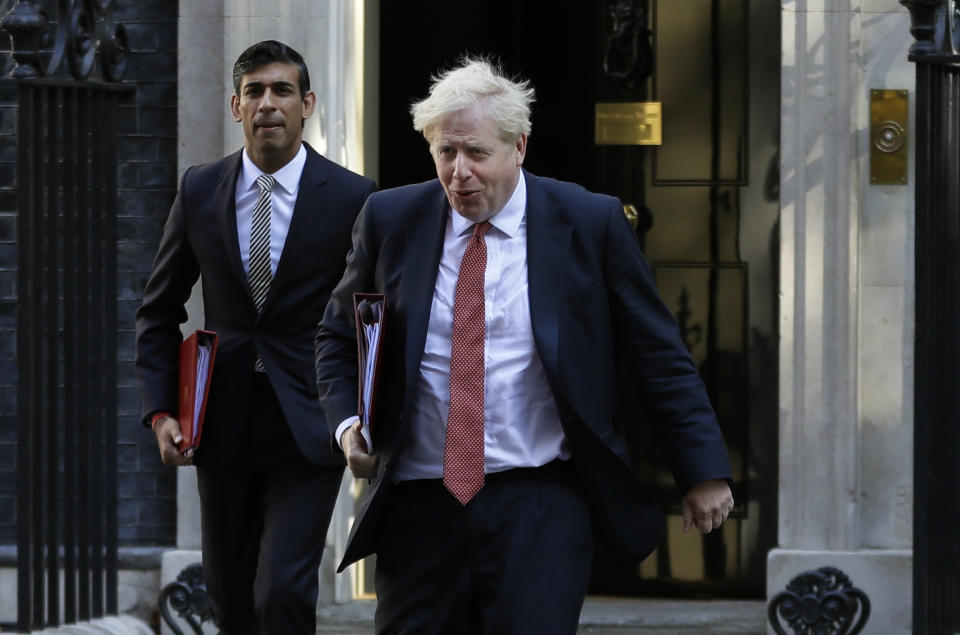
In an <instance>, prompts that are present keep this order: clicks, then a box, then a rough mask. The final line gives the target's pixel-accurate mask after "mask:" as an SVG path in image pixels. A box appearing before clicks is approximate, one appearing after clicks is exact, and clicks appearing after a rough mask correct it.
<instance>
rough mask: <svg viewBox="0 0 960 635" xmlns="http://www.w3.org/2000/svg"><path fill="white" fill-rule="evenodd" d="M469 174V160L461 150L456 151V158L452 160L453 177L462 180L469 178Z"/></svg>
mask: <svg viewBox="0 0 960 635" xmlns="http://www.w3.org/2000/svg"><path fill="white" fill-rule="evenodd" d="M470 174H471V171H470V162H469V161H468V160H467V159H466V156H465V155H464V154H463V153H462V152H460V153H457V158H455V159H454V160H453V178H455V179H459V180H461V181H462V180H464V179H468V178H470Z"/></svg>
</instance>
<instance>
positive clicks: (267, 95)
mask: <svg viewBox="0 0 960 635" xmlns="http://www.w3.org/2000/svg"><path fill="white" fill-rule="evenodd" d="M275 109H276V106H274V105H273V91H272V90H270V89H269V88H268V89H266V90H265V91H263V97H261V98H260V110H275Z"/></svg>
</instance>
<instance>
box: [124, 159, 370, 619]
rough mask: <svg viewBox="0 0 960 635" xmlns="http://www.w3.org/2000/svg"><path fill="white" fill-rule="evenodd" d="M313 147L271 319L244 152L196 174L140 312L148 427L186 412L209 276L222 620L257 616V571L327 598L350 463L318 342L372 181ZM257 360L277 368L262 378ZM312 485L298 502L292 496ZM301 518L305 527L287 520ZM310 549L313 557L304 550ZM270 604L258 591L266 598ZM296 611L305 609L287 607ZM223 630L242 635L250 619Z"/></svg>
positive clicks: (203, 479)
mask: <svg viewBox="0 0 960 635" xmlns="http://www.w3.org/2000/svg"><path fill="white" fill-rule="evenodd" d="M305 145H306V144H305ZM306 150H307V159H306V163H305V165H304V168H303V173H302V175H301V179H300V185H299V191H298V195H297V201H296V204H295V206H294V210H293V216H292V218H291V221H290V228H289V232H288V234H287V238H286V242H285V243H284V247H283V252H282V255H281V258H280V260H279V263H278V265H277V268H276V273H275V275H274V277H273V279H272V281H271V284H270V291H269V295H268V296H267V298H266V301H265V304H264V306H263V309H262V312H259V313H258V311H257V309H256V306H255V305H254V302H253V299H252V296H251V292H250V286H249V283H248V281H247V275H246V273H245V272H244V268H243V263H242V261H241V256H240V248H239V242H238V236H237V217H236V187H237V178H238V176H239V174H240V171H241V164H242V161H241V152H237V153H235V154H232V155H230V156H228V157H226V158H224V159H221V160H219V161H216V162H213V163H209V164H206V165H201V166H195V167H192V168H190V169H188V170H187V171H186V172H185V173H184V175H183V178H182V180H181V183H180V190H179V192H178V194H177V198H176V200H175V201H174V204H173V207H172V209H171V211H170V216H169V218H168V220H167V223H166V226H165V227H164V232H163V237H162V239H161V241H160V246H159V249H158V252H157V256H156V260H155V262H154V265H153V270H152V273H151V275H150V279H149V281H148V282H147V285H146V289H145V292H144V298H143V303H142V305H141V307H140V309H139V311H138V312H137V344H136V370H137V379H138V382H139V386H140V401H141V409H142V414H143V417H144V423H147V421H148V417H149V415H150V414H151V413H153V412H157V411H165V412H170V413H173V414H174V415H175V414H176V412H177V403H178V402H177V369H178V366H177V354H178V345H179V343H180V341H181V334H180V324H181V323H182V322H183V321H184V320H185V319H186V317H187V316H186V311H185V309H184V303H185V302H186V300H187V298H188V297H189V295H190V292H191V289H192V287H193V285H194V283H195V282H196V280H197V278H198V276H199V277H200V279H201V282H202V290H203V308H204V325H205V328H206V329H209V330H212V331H216V332H217V333H218V335H219V347H218V350H217V356H216V363H215V366H214V372H213V379H212V383H211V387H210V395H209V399H208V402H207V409H206V417H205V422H204V427H203V437H202V440H201V443H200V448H199V449H198V450H197V452H196V454H195V460H194V462H195V464H196V465H197V467H198V482H199V486H200V494H201V505H202V506H203V533H204V573H205V576H206V579H207V586H208V590H209V591H211V597H212V599H213V600H214V608H215V609H216V610H218V611H220V612H221V617H223V616H224V615H226V613H223V612H224V611H234V612H235V611H237V609H242V610H243V611H246V612H247V614H248V615H247V617H246V618H244V619H253V618H252V611H253V606H254V598H253V596H252V595H251V592H252V586H253V578H254V577H255V576H256V574H257V571H258V570H259V571H260V573H261V574H262V575H266V574H267V573H269V575H270V576H272V578H273V580H272V581H271V582H270V583H269V584H266V583H264V584H265V585H266V586H265V589H264V591H263V593H267V592H268V589H269V588H272V587H273V586H274V582H277V583H278V584H279V586H280V587H282V586H283V585H290V586H293V587H297V586H301V587H302V586H304V585H306V587H305V588H300V589H295V592H296V593H299V594H301V595H302V596H303V597H304V598H305V599H304V603H306V604H310V599H309V596H310V595H311V594H312V597H313V600H312V602H315V601H316V565H317V564H319V559H320V554H321V553H322V550H323V544H324V537H325V532H326V527H327V524H328V523H329V520H330V512H331V510H332V508H333V503H334V501H335V498H336V490H337V485H338V483H339V478H340V474H341V473H342V469H343V465H344V462H343V456H342V454H341V453H339V452H333V451H332V450H331V447H330V441H329V433H328V431H327V425H326V420H325V418H324V415H323V411H322V410H321V408H320V405H319V403H318V401H317V392H316V376H315V370H314V356H313V338H314V335H315V333H316V326H317V323H318V322H319V320H320V318H321V317H322V315H323V310H324V307H325V305H326V303H327V299H328V297H329V294H330V291H331V289H333V287H334V285H335V284H336V282H337V281H338V280H339V279H340V276H341V274H342V272H343V266H344V258H345V255H346V253H347V251H348V250H349V248H350V230H351V227H352V226H353V223H354V221H355V219H356V216H357V214H358V212H359V210H360V208H361V207H362V205H363V203H364V201H365V200H366V198H367V196H368V195H369V194H370V192H372V191H373V190H374V184H373V182H372V181H370V180H368V179H365V178H363V177H361V176H359V175H356V174H354V173H352V172H350V171H348V170H346V169H344V168H342V167H340V166H338V165H336V164H334V163H332V162H331V161H328V160H327V159H325V158H324V157H322V156H320V155H319V154H317V153H316V152H315V151H314V150H313V149H312V148H310V147H309V146H306ZM258 354H259V356H260V358H261V360H262V362H263V366H264V368H265V369H266V373H255V371H254V366H255V360H256V357H257V355H258ZM317 475H322V478H321V479H320V480H321V481H322V484H318V481H317V478H316V477H317ZM311 482H312V483H313V485H304V484H306V483H311ZM301 486H303V487H304V490H303V491H300V493H299V496H300V497H298V496H294V493H295V492H297V491H298V489H297V488H298V487H301ZM302 497H310V499H307V500H304V499H303V498H302ZM291 513H295V514H296V519H297V520H296V523H291V522H288V520H286V519H285V514H291ZM278 520H279V522H277V521H278ZM305 543H306V544H307V546H308V550H306V551H303V552H302V553H298V552H297V549H299V548H300V547H302V546H303V545H304V544H305ZM314 560H315V561H316V562H315V563H314V562H313V561H314ZM304 563H308V564H309V566H308V565H305V564H304ZM311 567H312V571H310V568H311ZM302 571H307V573H306V574H302V573H301V572H302ZM258 584H259V582H258ZM311 589H312V590H311ZM259 592H260V591H259V590H258V593H259ZM267 601H268V600H267V599H264V598H261V597H260V596H259V595H258V598H257V600H256V602H257V603H262V602H267ZM314 608H315V607H314V606H313V605H310V606H309V614H308V615H307V616H306V617H305V618H304V619H312V614H313V612H314ZM284 611H286V612H288V613H295V612H296V611H294V610H288V609H282V610H280V611H279V612H284ZM226 619H229V618H226ZM272 624H274V626H272V627H270V626H267V627H265V628H266V629H267V630H268V631H269V632H299V630H300V629H299V626H291V625H288V624H286V623H284V622H273V623H272ZM221 627H222V628H223V629H224V631H225V632H241V631H242V630H243V629H244V628H247V624H244V625H237V624H229V625H225V624H221ZM304 628H305V630H309V628H312V627H309V625H308V626H307V627H304ZM310 632H312V631H310Z"/></svg>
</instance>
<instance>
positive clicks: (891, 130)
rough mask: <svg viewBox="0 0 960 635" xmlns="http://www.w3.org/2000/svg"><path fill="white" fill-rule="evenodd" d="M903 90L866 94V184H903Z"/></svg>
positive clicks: (905, 125)
mask: <svg viewBox="0 0 960 635" xmlns="http://www.w3.org/2000/svg"><path fill="white" fill-rule="evenodd" d="M907 112H908V111H907V91H905V90H886V89H874V90H871V91H870V183H871V184H874V185H903V184H905V183H906V182H907V147H908V144H907V117H908V114H907Z"/></svg>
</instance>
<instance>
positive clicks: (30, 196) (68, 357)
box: [17, 80, 126, 631]
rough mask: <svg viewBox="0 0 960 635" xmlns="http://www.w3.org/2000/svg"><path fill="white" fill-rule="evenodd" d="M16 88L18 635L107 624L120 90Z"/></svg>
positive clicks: (113, 565) (37, 84) (46, 85)
mask: <svg viewBox="0 0 960 635" xmlns="http://www.w3.org/2000/svg"><path fill="white" fill-rule="evenodd" d="M19 88H20V102H19V108H18V117H19V121H18V137H19V139H18V143H19V161H18V166H17V179H18V184H17V186H18V187H17V190H18V204H19V209H18V215H17V225H18V232H19V234H18V235H19V263H18V268H19V295H18V297H19V304H18V340H17V350H18V356H17V357H18V375H19V384H18V386H19V388H18V399H17V416H18V422H19V432H18V453H19V454H18V461H17V469H18V471H17V477H18V491H19V496H18V506H17V513H18V516H17V533H18V541H17V566H18V614H17V627H18V629H19V630H21V631H29V630H30V629H31V628H35V627H41V626H50V625H57V624H60V623H62V622H76V621H85V620H89V619H92V618H96V617H101V616H103V615H105V614H115V613H116V611H117V534H116V531H117V445H116V414H117V404H116V380H117V378H116V368H117V364H116V321H117V318H116V297H117V290H116V286H117V282H116V281H117V275H116V271H117V265H116V142H115V135H114V122H115V121H116V106H117V101H118V99H119V98H120V96H121V95H122V94H123V93H124V92H126V91H124V90H122V89H121V88H119V87H110V86H105V85H100V84H78V83H76V82H54V81H45V80H36V81H32V82H24V83H21V84H20V86H19ZM61 585H62V587H61ZM61 588H62V591H61ZM61 610H62V613H61Z"/></svg>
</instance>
